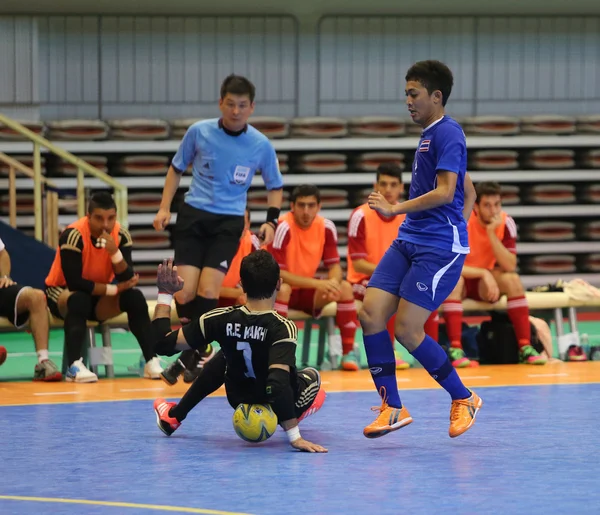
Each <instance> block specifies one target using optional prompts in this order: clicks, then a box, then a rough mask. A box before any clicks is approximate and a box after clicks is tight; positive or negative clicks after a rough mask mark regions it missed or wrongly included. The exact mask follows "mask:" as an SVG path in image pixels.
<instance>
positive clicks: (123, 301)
mask: <svg viewBox="0 0 600 515" xmlns="http://www.w3.org/2000/svg"><path fill="white" fill-rule="evenodd" d="M119 309H120V310H121V311H123V312H125V313H127V314H141V313H142V312H146V314H148V303H147V302H146V297H144V294H143V293H142V292H141V291H140V290H138V289H137V288H131V289H129V290H125V291H124V292H123V293H121V295H120V296H119Z"/></svg>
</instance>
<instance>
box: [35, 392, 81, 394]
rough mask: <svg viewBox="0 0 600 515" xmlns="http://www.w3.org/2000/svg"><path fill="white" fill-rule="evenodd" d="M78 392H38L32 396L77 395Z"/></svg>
mask: <svg viewBox="0 0 600 515" xmlns="http://www.w3.org/2000/svg"><path fill="white" fill-rule="evenodd" d="M79 393H80V392H38V393H34V394H33V395H78V394H79Z"/></svg>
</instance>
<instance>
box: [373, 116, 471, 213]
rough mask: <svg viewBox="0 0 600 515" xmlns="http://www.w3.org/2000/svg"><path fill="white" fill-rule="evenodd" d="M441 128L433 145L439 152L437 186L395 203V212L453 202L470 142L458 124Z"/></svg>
mask: <svg viewBox="0 0 600 515" xmlns="http://www.w3.org/2000/svg"><path fill="white" fill-rule="evenodd" d="M440 131H442V132H441V133H439V134H437V135H436V136H437V137H436V139H435V140H434V144H435V148H434V149H433V150H434V151H435V152H436V155H437V156H438V158H437V165H436V174H437V177H436V183H435V188H434V189H433V190H431V191H428V192H427V193H425V194H424V195H421V196H420V197H416V198H414V199H411V200H407V201H406V202H400V203H399V204H396V205H395V206H392V208H391V211H392V213H393V214H401V213H415V212H418V211H425V210H427V209H432V208H435V207H439V206H443V205H445V204H450V203H451V202H452V201H453V200H454V192H455V191H456V183H457V180H458V174H459V173H460V170H461V166H462V163H463V162H464V158H465V156H466V153H467V144H466V140H465V135H464V133H463V131H462V130H461V129H459V128H458V127H447V128H444V127H440ZM371 195H373V194H371ZM369 198H370V197H369Z"/></svg>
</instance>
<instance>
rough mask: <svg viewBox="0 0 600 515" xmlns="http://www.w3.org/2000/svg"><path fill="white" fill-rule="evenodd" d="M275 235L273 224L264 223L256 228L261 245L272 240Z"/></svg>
mask: <svg viewBox="0 0 600 515" xmlns="http://www.w3.org/2000/svg"><path fill="white" fill-rule="evenodd" d="M274 237H275V229H274V227H273V224H269V223H264V224H262V225H261V226H260V229H259V230H258V239H259V240H260V242H261V243H262V244H263V245H268V244H269V243H271V242H272V241H273V238H274Z"/></svg>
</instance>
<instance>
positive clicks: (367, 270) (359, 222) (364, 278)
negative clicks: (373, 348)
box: [347, 163, 438, 370]
mask: <svg viewBox="0 0 600 515" xmlns="http://www.w3.org/2000/svg"><path fill="white" fill-rule="evenodd" d="M374 190H375V191H378V192H379V193H381V194H382V195H383V196H384V197H385V200H386V201H387V202H389V203H390V204H392V205H395V204H397V203H398V201H399V200H400V198H401V197H402V193H403V192H404V184H403V183H402V170H401V169H400V167H399V166H398V165H396V164H394V163H383V164H381V165H379V167H378V168H377V177H376V182H375V184H374ZM404 218H406V215H404V214H401V215H398V216H390V217H388V216H384V215H382V214H380V213H378V212H377V211H374V210H373V209H371V208H370V207H369V204H367V203H365V204H363V205H361V206H358V207H357V208H356V209H355V210H354V211H352V214H351V215H350V220H349V222H348V276H347V279H348V281H349V282H350V284H351V285H352V290H353V291H354V298H355V299H356V300H359V301H361V302H362V300H363V299H364V297H365V292H366V290H367V284H368V283H369V279H370V278H371V275H373V272H374V271H375V267H376V266H377V263H379V261H380V260H381V258H382V257H383V255H384V254H385V251H386V250H387V249H388V247H389V246H390V245H391V244H392V242H393V241H394V240H395V239H396V236H397V235H398V230H399V229H400V226H401V225H402V222H403V221H404ZM395 323H396V315H393V316H392V318H390V320H389V322H388V325H387V329H388V333H389V334H390V338H391V340H392V342H395V341H396V336H395V335H394V325H395ZM425 333H426V334H428V335H429V336H431V337H432V338H433V339H434V340H436V341H437V339H438V312H437V310H436V311H434V312H433V313H431V315H430V316H429V319H428V320H427V322H426V323H425ZM409 367H410V365H409V364H408V363H407V362H406V361H404V360H403V359H402V358H401V357H400V354H399V353H396V369H397V370H403V369H407V368H409Z"/></svg>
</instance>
